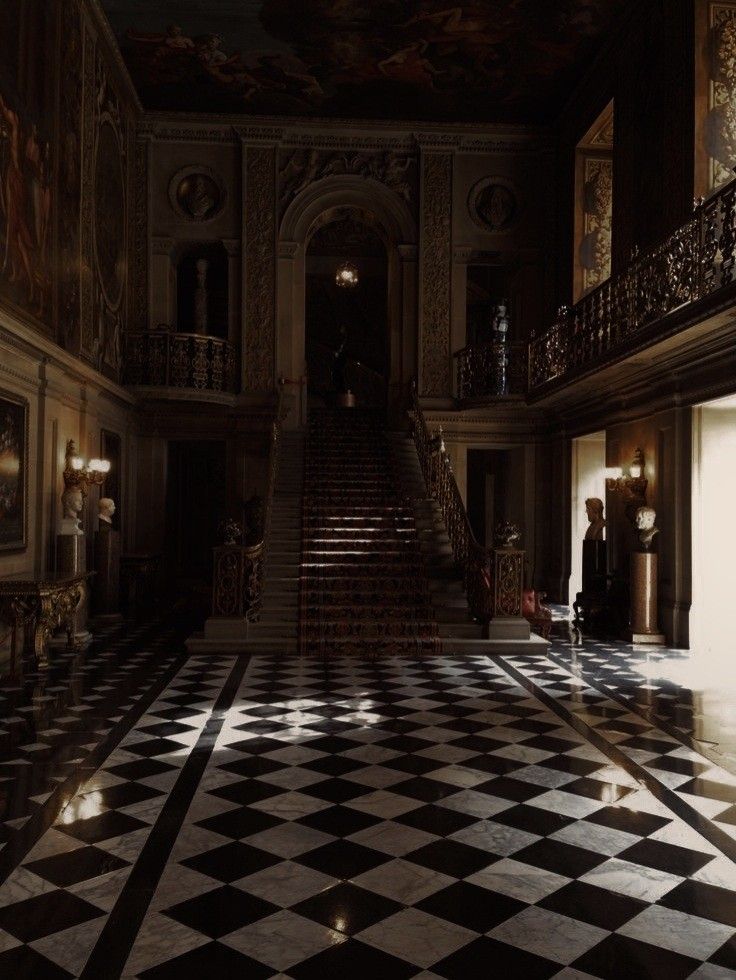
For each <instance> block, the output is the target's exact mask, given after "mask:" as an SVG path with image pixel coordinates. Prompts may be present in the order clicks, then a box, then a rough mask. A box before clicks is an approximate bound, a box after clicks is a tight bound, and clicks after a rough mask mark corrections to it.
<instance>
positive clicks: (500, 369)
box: [453, 341, 527, 401]
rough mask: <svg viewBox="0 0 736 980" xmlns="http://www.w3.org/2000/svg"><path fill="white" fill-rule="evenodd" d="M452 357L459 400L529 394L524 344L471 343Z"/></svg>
mask: <svg viewBox="0 0 736 980" xmlns="http://www.w3.org/2000/svg"><path fill="white" fill-rule="evenodd" d="M453 356H454V358H455V369H456V377H457V397H458V400H459V401H468V400H470V399H473V398H497V397H501V396H503V395H524V394H526V382H527V378H526V346H525V345H524V344H503V343H500V342H499V341H491V342H490V343H487V344H471V345H469V346H468V347H463V349H462V350H459V351H457V352H456V353H455V354H454V355H453ZM504 362H505V363H504Z"/></svg>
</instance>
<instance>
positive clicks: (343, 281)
mask: <svg viewBox="0 0 736 980" xmlns="http://www.w3.org/2000/svg"><path fill="white" fill-rule="evenodd" d="M359 281H360V280H359V276H358V267H357V266H356V265H353V263H352V262H342V263H340V265H339V266H338V267H337V269H336V271H335V285H336V286H338V287H339V288H340V289H354V288H355V287H356V286H357V285H358V282H359Z"/></svg>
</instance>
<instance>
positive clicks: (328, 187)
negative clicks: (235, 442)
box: [276, 174, 417, 426]
mask: <svg viewBox="0 0 736 980" xmlns="http://www.w3.org/2000/svg"><path fill="white" fill-rule="evenodd" d="M346 209H347V211H348V212H351V213H353V214H357V215H359V216H360V217H361V220H362V221H363V223H364V224H365V225H367V226H368V227H369V228H371V229H372V230H373V231H374V232H375V233H376V235H377V236H378V237H379V239H380V240H381V241H382V243H383V246H384V249H385V254H386V270H387V271H386V276H387V284H386V297H387V298H386V321H387V329H386V336H387V361H388V363H387V369H386V373H387V377H388V396H387V401H388V408H389V411H392V409H394V408H395V407H398V406H399V405H400V403H401V400H402V398H403V395H404V392H405V389H406V385H407V383H408V382H409V381H410V380H411V378H413V377H416V375H417V245H416V242H417V234H416V224H415V221H414V218H413V217H412V214H411V212H410V211H409V208H408V207H407V204H406V202H405V201H404V200H403V198H401V197H400V196H399V195H398V194H396V193H395V192H394V191H392V190H390V189H389V188H388V187H386V186H385V185H384V184H382V183H380V182H379V181H377V180H374V179H372V178H370V177H368V178H366V177H359V176H356V175H348V174H345V175H333V176H330V177H325V178H324V179H322V180H317V181H315V182H314V183H312V184H310V185H309V187H307V188H306V189H305V190H304V191H302V192H301V193H300V194H298V195H297V197H295V198H294V200H293V201H292V202H291V203H290V204H289V206H288V207H287V209H286V211H285V213H284V216H283V219H282V221H281V225H280V229H279V243H278V271H277V290H276V303H277V334H276V365H277V372H278V376H279V377H282V378H285V379H289V380H291V381H294V382H298V381H299V380H300V379H302V378H304V377H305V374H306V285H307V252H308V247H309V243H310V242H311V240H312V237H313V235H314V234H315V232H316V231H318V230H319V228H320V227H322V226H324V225H328V224H330V223H332V222H333V221H334V218H335V216H336V215H339V214H340V213H343V214H344V213H345V210H346ZM299 391H301V392H302V394H303V396H306V388H305V387H304V386H302V387H301V388H298V387H297V386H296V385H289V386H287V389H286V397H287V408H289V409H290V411H289V412H288V415H287V420H286V425H287V426H299V425H303V424H304V421H305V417H306V397H302V398H301V399H300V398H299V397H298V394H297V392H299Z"/></svg>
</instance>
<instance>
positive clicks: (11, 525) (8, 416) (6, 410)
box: [0, 395, 28, 551]
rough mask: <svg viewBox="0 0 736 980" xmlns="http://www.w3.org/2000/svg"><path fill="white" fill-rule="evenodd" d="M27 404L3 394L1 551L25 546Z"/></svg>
mask: <svg viewBox="0 0 736 980" xmlns="http://www.w3.org/2000/svg"><path fill="white" fill-rule="evenodd" d="M27 456H28V405H27V403H26V402H25V401H23V400H21V399H16V398H13V397H12V396H10V395H0V551H11V550H15V551H17V550H21V549H22V548H25V546H26V482H27V469H28V459H27Z"/></svg>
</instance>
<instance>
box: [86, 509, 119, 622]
mask: <svg viewBox="0 0 736 980" xmlns="http://www.w3.org/2000/svg"><path fill="white" fill-rule="evenodd" d="M92 609H93V612H94V615H95V619H100V620H103V621H105V622H113V621H116V620H120V619H122V618H123V617H122V615H121V614H120V532H119V531H113V529H112V528H111V527H110V526H109V525H104V526H103V524H102V522H100V530H99V531H98V532H97V533H96V534H95V577H94V579H93V581H92Z"/></svg>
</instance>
